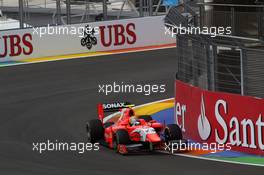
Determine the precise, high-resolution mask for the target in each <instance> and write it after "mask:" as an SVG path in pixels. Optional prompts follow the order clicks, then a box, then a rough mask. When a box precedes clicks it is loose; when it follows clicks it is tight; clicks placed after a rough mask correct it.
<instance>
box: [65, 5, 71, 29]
mask: <svg viewBox="0 0 264 175" xmlns="http://www.w3.org/2000/svg"><path fill="white" fill-rule="evenodd" d="M66 12H67V24H71V1H70V0H66Z"/></svg>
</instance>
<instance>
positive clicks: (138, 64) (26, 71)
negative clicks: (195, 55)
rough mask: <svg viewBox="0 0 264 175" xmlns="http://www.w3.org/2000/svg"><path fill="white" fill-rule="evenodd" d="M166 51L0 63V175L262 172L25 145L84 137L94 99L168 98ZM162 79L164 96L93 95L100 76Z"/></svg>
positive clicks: (171, 54)
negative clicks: (40, 150) (34, 148)
mask: <svg viewBox="0 0 264 175" xmlns="http://www.w3.org/2000/svg"><path fill="white" fill-rule="evenodd" d="M175 65H176V60H175V50H174V49H164V50H158V51H147V52H141V53H129V54H120V55H112V56H100V57H94V58H92V57H90V58H87V59H86V58H84V59H73V60H65V61H57V62H47V63H39V64H29V65H20V66H12V67H4V68H1V69H0V82H1V86H0V111H1V112H0V174H4V175H9V174H11V175H16V174H17V175H23V174H25V175H30V174H33V175H36V174H37V175H42V174H43V175H48V174H61V175H67V174H75V175H76V174H89V175H97V174H102V175H105V174H108V175H111V174H113V175H118V174H120V175H123V174H165V173H168V174H188V175H189V174H190V175H192V174H202V175H212V174H214V175H218V174H219V175H231V174H235V175H244V174H245V175H249V174H250V175H251V174H252V175H253V174H254V175H258V174H262V175H263V170H264V169H263V168H260V167H252V166H244V165H233V164H227V163H220V162H211V161H206V160H198V159H191V158H185V157H178V156H171V155H165V154H154V155H133V156H121V155H118V154H116V153H114V152H113V151H112V150H108V149H107V148H104V147H100V151H98V152H94V151H93V152H86V153H84V154H78V153H76V152H46V153H44V154H39V153H37V152H33V151H32V142H38V141H46V140H47V139H49V140H53V141H54V140H56V139H57V140H59V141H63V142H78V141H85V129H84V125H85V122H86V121H87V120H88V119H92V118H94V117H95V116H96V109H95V105H96V104H97V103H98V102H102V101H103V102H105V101H113V100H120V101H123V100H129V101H131V102H134V103H136V104H142V103H145V102H150V101H154V100H160V99H164V98H168V97H172V96H173V84H174V83H173V81H174V73H175V71H176V67H175ZM113 81H116V82H122V81H123V82H128V83H135V84H139V83H142V84H147V83H157V84H166V85H167V91H166V93H165V94H159V95H157V94H155V95H151V96H142V94H139V95H138V94H111V95H109V96H105V95H103V94H99V93H98V84H105V83H107V82H109V83H112V82H113Z"/></svg>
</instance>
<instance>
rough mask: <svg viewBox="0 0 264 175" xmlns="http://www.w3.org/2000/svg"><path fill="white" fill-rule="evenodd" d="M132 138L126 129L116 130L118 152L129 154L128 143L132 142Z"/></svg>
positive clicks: (115, 147) (115, 141)
mask: <svg viewBox="0 0 264 175" xmlns="http://www.w3.org/2000/svg"><path fill="white" fill-rule="evenodd" d="M130 143H131V140H130V138H129V134H128V132H127V131H126V130H123V129H120V130H117V131H116V134H115V140H114V144H115V145H114V149H115V150H116V152H118V153H120V154H122V155H125V154H127V153H128V152H127V150H126V145H128V144H130Z"/></svg>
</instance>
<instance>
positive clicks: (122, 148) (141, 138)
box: [86, 103, 184, 154]
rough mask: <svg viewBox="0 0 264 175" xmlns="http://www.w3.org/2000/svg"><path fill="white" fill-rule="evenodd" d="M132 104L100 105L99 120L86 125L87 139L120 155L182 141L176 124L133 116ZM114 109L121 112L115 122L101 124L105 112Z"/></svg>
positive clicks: (159, 147)
mask: <svg viewBox="0 0 264 175" xmlns="http://www.w3.org/2000/svg"><path fill="white" fill-rule="evenodd" d="M132 106H134V105H131V104H129V103H112V104H99V105H98V106H97V108H98V119H93V120H90V121H88V122H87V124H86V130H87V136H88V141H89V142H91V143H95V142H99V143H100V144H102V145H106V146H108V147H109V148H112V149H114V150H116V151H117V152H118V153H120V154H127V153H130V152H138V151H142V150H146V151H153V150H162V149H163V150H164V147H165V143H171V142H177V143H179V141H182V142H184V140H182V132H181V129H180V127H179V126H178V125H176V124H169V125H167V126H165V125H164V124H162V123H159V122H157V121H156V120H153V119H152V117H151V116H150V115H142V116H135V113H134V110H133V109H132V108H131V107H132ZM114 111H120V117H119V118H118V119H117V120H116V121H115V122H114V121H113V120H112V121H106V122H105V123H104V122H103V119H104V113H105V112H114ZM167 145H168V144H167Z"/></svg>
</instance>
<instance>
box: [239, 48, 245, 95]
mask: <svg viewBox="0 0 264 175" xmlns="http://www.w3.org/2000/svg"><path fill="white" fill-rule="evenodd" d="M243 61H244V50H243V49H241V50H240V76H241V77H240V79H241V80H240V87H241V95H245V91H244V90H245V89H244V88H245V84H244V63H243Z"/></svg>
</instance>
